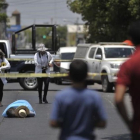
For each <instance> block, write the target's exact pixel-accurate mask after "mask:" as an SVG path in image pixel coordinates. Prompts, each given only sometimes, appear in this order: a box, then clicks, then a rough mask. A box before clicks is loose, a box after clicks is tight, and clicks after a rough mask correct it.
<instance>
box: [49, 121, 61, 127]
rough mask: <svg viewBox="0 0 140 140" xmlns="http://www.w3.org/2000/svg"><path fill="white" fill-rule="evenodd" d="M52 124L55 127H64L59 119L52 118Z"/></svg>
mask: <svg viewBox="0 0 140 140" xmlns="http://www.w3.org/2000/svg"><path fill="white" fill-rule="evenodd" d="M50 126H51V127H53V128H61V127H62V123H61V122H59V121H53V120H51V121H50Z"/></svg>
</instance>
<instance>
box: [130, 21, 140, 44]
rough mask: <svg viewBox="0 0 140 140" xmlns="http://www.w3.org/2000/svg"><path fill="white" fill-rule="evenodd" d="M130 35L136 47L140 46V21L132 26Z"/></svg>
mask: <svg viewBox="0 0 140 140" xmlns="http://www.w3.org/2000/svg"><path fill="white" fill-rule="evenodd" d="M128 35H129V36H130V38H131V41H132V43H133V44H134V45H135V46H137V45H140V20H138V21H135V22H133V23H132V24H131V25H130V27H129V30H128Z"/></svg>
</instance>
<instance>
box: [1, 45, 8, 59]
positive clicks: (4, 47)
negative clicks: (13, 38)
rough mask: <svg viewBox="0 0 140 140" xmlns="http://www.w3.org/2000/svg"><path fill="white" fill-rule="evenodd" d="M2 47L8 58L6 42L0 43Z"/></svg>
mask: <svg viewBox="0 0 140 140" xmlns="http://www.w3.org/2000/svg"><path fill="white" fill-rule="evenodd" d="M0 49H1V50H2V51H3V52H4V54H5V57H6V58H7V50H6V44H5V43H0Z"/></svg>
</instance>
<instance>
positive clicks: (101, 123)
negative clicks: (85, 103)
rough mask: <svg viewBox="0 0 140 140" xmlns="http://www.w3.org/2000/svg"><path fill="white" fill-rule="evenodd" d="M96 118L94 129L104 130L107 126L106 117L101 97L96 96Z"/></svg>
mask: <svg viewBox="0 0 140 140" xmlns="http://www.w3.org/2000/svg"><path fill="white" fill-rule="evenodd" d="M96 111H97V116H96V120H95V127H97V128H105V127H106V125H107V115H106V112H105V108H104V105H103V103H102V99H101V97H100V96H99V95H98V97H97V99H96Z"/></svg>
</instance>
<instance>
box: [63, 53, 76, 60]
mask: <svg viewBox="0 0 140 140" xmlns="http://www.w3.org/2000/svg"><path fill="white" fill-rule="evenodd" d="M74 54H75V53H74V52H72V53H61V59H63V60H64V59H66V60H71V59H73V57H74Z"/></svg>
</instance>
